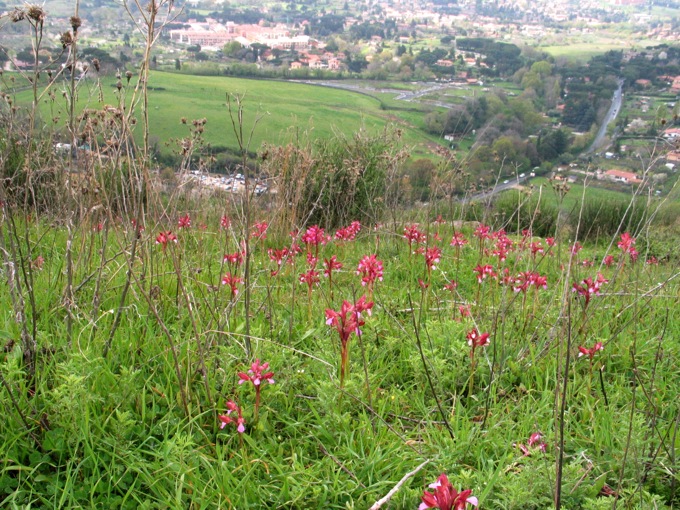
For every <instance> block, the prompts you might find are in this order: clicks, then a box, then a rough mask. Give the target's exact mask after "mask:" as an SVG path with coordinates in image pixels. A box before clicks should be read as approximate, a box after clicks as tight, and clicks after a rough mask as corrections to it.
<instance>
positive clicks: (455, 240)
mask: <svg viewBox="0 0 680 510" xmlns="http://www.w3.org/2000/svg"><path fill="white" fill-rule="evenodd" d="M467 243H468V240H467V239H465V236H464V235H463V233H462V232H454V233H453V237H452V238H451V243H449V244H450V245H451V246H455V247H456V248H462V247H463V246H465V245H466V244H467Z"/></svg>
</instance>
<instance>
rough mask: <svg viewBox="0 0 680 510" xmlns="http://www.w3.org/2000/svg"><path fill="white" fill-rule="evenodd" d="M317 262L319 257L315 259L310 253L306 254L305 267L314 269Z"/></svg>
mask: <svg viewBox="0 0 680 510" xmlns="http://www.w3.org/2000/svg"><path fill="white" fill-rule="evenodd" d="M318 262H319V257H315V256H314V255H313V254H312V252H309V251H308V252H307V265H308V266H309V267H310V269H314V268H315V267H316V264H317V263H318Z"/></svg>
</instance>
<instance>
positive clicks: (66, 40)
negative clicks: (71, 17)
mask: <svg viewBox="0 0 680 510" xmlns="http://www.w3.org/2000/svg"><path fill="white" fill-rule="evenodd" d="M59 42H60V43H61V47H62V48H63V49H66V48H67V47H68V46H71V44H73V36H72V35H71V32H69V31H66V32H64V33H63V34H61V37H59Z"/></svg>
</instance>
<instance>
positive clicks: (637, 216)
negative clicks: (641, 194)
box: [569, 200, 648, 240]
mask: <svg viewBox="0 0 680 510" xmlns="http://www.w3.org/2000/svg"><path fill="white" fill-rule="evenodd" d="M647 214H648V210H647V209H646V208H645V204H644V202H643V201H642V200H636V201H633V202H630V201H627V200H608V201H594V200H591V201H586V202H585V203H584V204H583V207H582V208H574V209H573V210H572V211H571V213H570V216H569V222H570V224H571V225H572V228H573V229H574V232H575V234H576V235H577V236H578V239H587V240H598V239H607V238H611V237H612V236H613V235H615V234H616V233H617V232H621V233H622V232H638V231H639V230H640V228H642V226H643V225H644V224H645V221H646V218H647Z"/></svg>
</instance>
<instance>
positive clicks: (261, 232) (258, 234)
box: [250, 221, 269, 240]
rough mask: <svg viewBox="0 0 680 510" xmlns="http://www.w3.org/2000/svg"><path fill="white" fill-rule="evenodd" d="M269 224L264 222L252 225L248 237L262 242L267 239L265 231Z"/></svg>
mask: <svg viewBox="0 0 680 510" xmlns="http://www.w3.org/2000/svg"><path fill="white" fill-rule="evenodd" d="M268 228H269V224H268V223H267V222H266V221H261V222H259V223H255V224H253V228H252V231H251V232H250V237H251V238H253V239H259V240H264V239H267V229H268Z"/></svg>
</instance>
